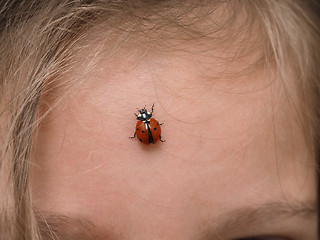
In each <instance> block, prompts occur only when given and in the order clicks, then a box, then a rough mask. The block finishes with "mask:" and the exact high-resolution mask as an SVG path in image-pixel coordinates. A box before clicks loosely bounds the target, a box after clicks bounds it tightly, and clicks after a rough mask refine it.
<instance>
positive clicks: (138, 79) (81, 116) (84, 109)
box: [31, 49, 316, 240]
mask: <svg viewBox="0 0 320 240" xmlns="http://www.w3.org/2000/svg"><path fill="white" fill-rule="evenodd" d="M127 51H129V50H128V49H127ZM132 51H135V50H132V49H131V50H130V52H131V54H126V53H125V52H123V53H122V54H121V55H118V57H117V58H115V57H113V58H112V61H111V60H110V61H107V60H106V59H104V60H101V59H100V60H99V62H98V63H96V64H95V65H94V67H92V68H90V67H88V66H90V62H87V63H84V65H82V66H80V65H79V66H78V67H77V69H75V72H74V74H73V77H74V76H75V75H76V74H77V75H79V78H81V79H82V80H83V82H82V83H81V84H79V85H78V86H76V88H75V90H74V91H72V92H70V94H69V95H66V97H65V98H63V100H62V101H60V102H59V105H58V107H57V108H55V109H54V110H53V111H52V112H51V113H50V114H49V115H48V117H47V118H46V119H45V121H44V123H43V125H42V126H41V129H40V131H39V133H38V136H37V142H36V144H35V148H34V160H33V164H32V169H31V171H32V193H33V196H34V205H35V207H36V208H38V209H39V210H41V211H44V214H47V213H49V214H58V215H59V214H61V215H67V216H70V217H81V218H85V219H88V220H89V221H92V222H93V223H94V224H96V225H97V226H98V228H100V231H101V232H103V233H104V234H105V235H104V236H107V235H108V234H112V235H114V236H118V237H119V239H134V240H150V239H154V240H160V239H161V240H169V239H170V240H173V239H174V240H187V239H188V240H189V239H190V240H191V239H193V240H195V239H199V240H200V239H208V240H209V239H236V238H241V237H243V238H244V237H248V238H249V237H257V236H269V235H271V236H274V237H277V236H280V237H281V236H283V237H288V238H289V237H292V238H293V239H301V240H302V239H310V240H315V239H316V212H315V208H316V203H315V202H316V173H315V162H314V160H313V159H311V158H310V157H309V155H308V154H309V152H308V151H309V150H308V149H307V148H306V146H305V145H304V143H303V137H302V133H301V131H300V130H299V127H298V125H297V123H296V120H295V119H297V117H296V116H295V115H294V113H293V111H291V110H290V109H292V107H291V106H290V104H289V103H288V101H287V99H288V96H286V93H285V91H284V90H283V88H282V87H281V84H280V83H279V80H276V79H273V78H272V74H267V73H266V72H263V71H262V70H261V71H259V72H258V73H255V74H250V73H249V72H244V71H242V75H237V77H232V76H236V74H235V73H234V72H231V70H230V69H236V66H238V69H237V70H239V69H240V68H241V61H239V62H237V63H233V65H234V66H232V65H230V69H228V66H227V64H222V63H221V61H220V64H219V60H217V61H216V60H212V61H210V60H208V59H207V57H205V56H202V55H199V54H198V55H196V54H192V53H184V52H167V53H166V52H162V53H161V54H160V53H157V54H155V53H151V52H149V53H141V52H139V51H138V50H136V52H135V53H132ZM237 64H238V65H237ZM244 64H246V63H244ZM86 67H88V69H87V71H83V69H84V68H86ZM289 90H290V91H291V93H292V95H293V98H295V96H294V95H295V91H294V86H290V84H289ZM58 95H59V93H57V96H58ZM43 101H45V100H43ZM153 103H155V106H154V115H153V116H154V117H155V118H156V119H157V120H158V121H159V122H160V123H164V125H163V126H162V138H163V139H164V140H165V142H164V143H161V142H158V143H157V144H155V145H152V144H151V145H148V146H145V145H143V144H141V143H140V142H139V141H138V140H137V139H130V138H129V137H131V136H133V133H134V131H135V124H136V117H135V116H134V113H137V108H143V107H144V106H145V105H146V108H147V109H148V110H149V111H150V110H151V106H152V104H153ZM68 227H70V226H68ZM70 231H71V230H70ZM77 231H80V232H81V229H78V230H77ZM61 239H62V240H63V238H61ZM106 239H108V238H106ZM110 239H111V238H110ZM116 239H117V238H116ZM268 239H269V238H268ZM270 239H275V238H270ZM279 239H282V238H279ZM283 239H285V238H283ZM277 240H278V238H277Z"/></svg>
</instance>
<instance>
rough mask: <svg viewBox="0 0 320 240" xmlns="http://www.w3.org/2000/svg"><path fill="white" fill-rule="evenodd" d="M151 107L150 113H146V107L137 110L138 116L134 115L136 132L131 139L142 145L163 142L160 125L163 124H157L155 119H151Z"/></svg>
mask: <svg viewBox="0 0 320 240" xmlns="http://www.w3.org/2000/svg"><path fill="white" fill-rule="evenodd" d="M153 107H154V104H153V105H152V108H151V112H148V111H147V109H146V107H144V108H142V109H140V110H139V109H138V111H139V114H136V113H135V114H134V115H136V117H137V120H138V122H137V125H136V131H135V133H134V135H133V137H130V138H135V137H137V139H138V140H139V141H140V142H142V143H144V144H147V145H148V144H150V143H153V144H154V143H156V142H158V140H160V141H161V142H164V140H162V139H161V127H160V126H161V125H162V124H163V123H159V122H158V121H157V120H156V119H154V118H153V117H152V113H153Z"/></svg>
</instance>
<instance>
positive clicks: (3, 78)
mask: <svg viewBox="0 0 320 240" xmlns="http://www.w3.org/2000/svg"><path fill="white" fill-rule="evenodd" d="M317 12H319V5H318V3H317V1H315V0H307V1H299V0H281V1H280V0H279V1H278V0H274V1H267V0H265V1H264V0H255V1H253V0H252V1H251V0H243V1H241V0H213V1H211V0H207V1H206V0H195V1H194V0H186V1H177V0H161V1H157V0H61V1H56V0H2V1H0V61H1V64H0V84H1V85H0V140H1V145H0V184H1V185H0V239H1V240H2V239H6V240H11V239H12V240H23V239H26V240H39V239H59V238H58V236H55V233H54V226H50V223H48V224H47V225H46V226H43V225H39V224H38V222H37V218H39V217H40V218H41V214H42V213H40V212H38V211H37V209H34V207H33V206H32V195H31V191H30V185H29V167H30V156H31V155H30V154H31V152H32V143H33V142H34V138H35V136H36V131H37V126H38V125H39V124H41V121H42V120H43V119H44V118H45V116H46V115H47V114H48V112H49V111H50V110H51V109H52V108H54V106H55V104H59V100H60V99H61V98H63V96H64V94H66V93H67V92H68V91H70V90H69V89H70V88H71V89H72V87H73V86H75V85H76V84H77V83H78V81H81V80H79V79H78V76H71V77H70V76H69V77H68V81H64V82H63V83H61V81H59V80H61V79H62V78H63V77H64V76H68V74H69V73H70V72H72V70H73V68H74V66H75V65H77V64H81V59H78V58H77V56H79V54H80V53H82V52H87V51H88V50H90V52H91V55H90V56H88V58H91V59H92V62H93V66H94V61H95V56H97V55H99V53H101V51H105V50H103V49H106V48H108V51H107V52H106V54H109V55H110V57H111V56H112V54H113V53H114V52H115V51H116V49H117V48H119V47H121V46H120V43H122V42H125V43H126V44H127V45H128V44H129V45H130V44H132V45H134V44H136V43H137V40H135V39H139V40H141V39H142V40H143V41H144V42H145V43H148V44H151V43H152V44H155V45H157V44H158V45H159V46H162V48H164V49H166V48H167V49H170V51H172V50H173V51H174V50H177V51H178V50H179V46H178V45H172V44H170V43H171V42H170V39H171V40H178V41H181V42H185V43H187V42H189V43H190V44H192V43H195V44H196V43H197V42H199V41H200V42H201V41H204V42H206V43H210V46H212V49H225V48H227V47H228V46H233V47H235V46H238V48H239V49H238V51H237V54H235V53H233V56H228V57H227V58H226V59H220V60H221V61H222V62H224V63H225V64H227V63H228V62H232V61H235V59H239V58H241V57H244V56H248V55H250V54H252V53H253V52H255V53H256V54H257V55H256V56H255V57H254V58H253V59H254V61H252V62H251V63H250V66H246V67H244V68H241V69H240V70H239V69H238V70H234V71H232V70H230V71H223V72H222V73H223V74H225V75H226V76H229V77H233V76H235V77H236V76H237V74H241V75H244V74H248V72H252V71H255V70H256V69H267V71H270V72H272V74H274V75H275V78H279V79H281V83H282V84H283V85H284V86H285V89H286V93H285V94H286V95H287V97H288V100H289V101H290V103H291V106H292V109H294V111H295V113H296V116H297V121H299V126H300V127H301V129H302V131H303V133H304V141H305V142H306V145H307V146H309V148H310V152H311V153H312V154H313V155H312V156H311V157H312V159H318V164H319V159H320V158H319V155H320V140H319V137H320V121H319V120H320V107H319V106H320V105H319V103H320V79H319V76H320V67H319V63H320V48H319V43H320V33H319V32H320V31H319V26H320V21H319V15H317ZM97 32H103V33H100V34H96V33H97ZM92 36H95V37H92ZM239 40H241V41H239ZM111 43H112V44H111ZM109 45H110V46H109ZM207 45H208V44H207ZM106 46H107V47H106ZM204 51H205V50H204ZM209 52H210V51H209V49H208V53H209ZM292 76H294V79H295V83H294V84H295V85H296V89H298V92H297V93H292V92H291V91H290V90H289V89H290V88H289V87H287V88H286V86H288V85H289V84H290V83H289V81H288V79H289V78H290V77H292ZM57 89H59V92H60V95H59V96H54V97H53V94H51V93H52V92H53V91H54V90H55V91H56V90H57ZM315 169H319V166H315ZM64 221H65V222H66V223H68V219H64ZM84 225H86V223H84ZM88 231H89V230H88ZM90 231H91V230H90ZM92 231H94V230H92ZM81 238H83V239H86V237H85V236H81V237H79V239H81Z"/></svg>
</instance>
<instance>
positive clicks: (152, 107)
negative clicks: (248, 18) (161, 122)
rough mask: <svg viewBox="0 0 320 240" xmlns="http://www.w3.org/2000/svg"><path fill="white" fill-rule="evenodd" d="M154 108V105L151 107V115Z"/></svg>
mask: <svg viewBox="0 0 320 240" xmlns="http://www.w3.org/2000/svg"><path fill="white" fill-rule="evenodd" d="M153 107H154V104H152V107H151V113H153Z"/></svg>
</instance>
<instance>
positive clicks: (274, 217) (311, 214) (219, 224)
mask: <svg viewBox="0 0 320 240" xmlns="http://www.w3.org/2000/svg"><path fill="white" fill-rule="evenodd" d="M317 215H318V209H317V205H316V204H315V203H312V202H310V203H303V202H301V203H289V202H271V203H266V204H261V205H256V206H254V205H253V206H250V207H244V208H238V209H234V210H229V211H226V213H224V214H223V215H221V216H218V217H216V218H214V219H211V220H210V219H207V221H206V223H205V224H203V227H202V230H203V231H201V232H202V236H203V237H202V238H200V239H208V237H209V236H210V237H211V238H212V236H215V237H216V236H217V234H218V235H219V234H220V233H224V232H230V231H232V230H234V229H248V226H253V225H255V226H258V225H262V224H266V223H275V222H277V223H279V222H282V221H284V220H288V219H293V218H297V219H300V220H311V221H313V220H316V219H317ZM208 229H209V230H208ZM211 238H210V239H211Z"/></svg>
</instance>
